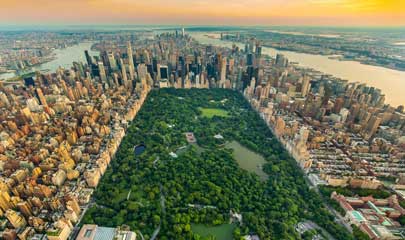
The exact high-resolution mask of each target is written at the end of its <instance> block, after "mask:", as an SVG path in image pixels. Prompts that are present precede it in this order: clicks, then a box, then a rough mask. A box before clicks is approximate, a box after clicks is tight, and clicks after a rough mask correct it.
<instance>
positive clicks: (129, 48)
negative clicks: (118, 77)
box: [127, 41, 135, 80]
mask: <svg viewBox="0 0 405 240" xmlns="http://www.w3.org/2000/svg"><path fill="white" fill-rule="evenodd" d="M127 54H128V70H129V76H130V78H131V80H134V78H135V65H134V56H133V53H132V46H131V42H130V41H128V42H127Z"/></svg>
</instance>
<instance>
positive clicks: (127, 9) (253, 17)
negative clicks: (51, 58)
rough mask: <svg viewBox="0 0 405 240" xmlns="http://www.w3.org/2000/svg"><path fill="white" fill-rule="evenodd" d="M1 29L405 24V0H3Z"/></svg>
mask: <svg viewBox="0 0 405 240" xmlns="http://www.w3.org/2000/svg"><path fill="white" fill-rule="evenodd" d="M0 6H1V7H0V25H14V24H33V25H35V24H41V25H44V24H183V25H190V24H192V25H313V26H327V25H333V26H405V1H404V0H165V1H164V0H66V1H65V0H20V1H14V0H0Z"/></svg>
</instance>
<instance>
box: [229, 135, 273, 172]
mask: <svg viewBox="0 0 405 240" xmlns="http://www.w3.org/2000/svg"><path fill="white" fill-rule="evenodd" d="M225 147H227V148H231V149H233V157H234V158H235V160H236V161H237V162H238V164H239V166H240V168H242V169H245V170H247V171H248V172H253V173H256V174H257V175H259V177H260V178H261V179H262V180H266V179H267V174H266V173H265V172H263V169H262V166H263V165H264V164H265V163H266V160H265V159H264V157H263V156H261V155H260V154H257V153H255V152H253V151H251V150H249V149H248V148H246V147H244V146H242V145H241V144H240V143H238V142H236V141H232V142H228V143H226V144H225Z"/></svg>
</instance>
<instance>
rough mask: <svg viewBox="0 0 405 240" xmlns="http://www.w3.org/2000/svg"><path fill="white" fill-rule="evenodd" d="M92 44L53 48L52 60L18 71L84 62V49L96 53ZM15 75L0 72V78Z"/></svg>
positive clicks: (53, 69)
mask: <svg viewBox="0 0 405 240" xmlns="http://www.w3.org/2000/svg"><path fill="white" fill-rule="evenodd" d="M92 45H93V43H92V42H82V43H79V44H77V45H74V46H70V47H67V48H63V49H55V50H54V52H53V53H54V57H55V59H54V60H52V61H50V62H47V63H43V64H40V65H38V66H34V67H32V68H31V69H29V70H25V71H23V72H20V74H19V75H22V74H24V73H29V72H33V71H44V72H55V70H56V69H58V67H63V68H70V67H71V66H72V63H73V62H74V61H80V62H83V63H84V62H86V58H85V56H84V51H85V50H88V51H89V54H90V55H92V56H96V55H98V52H97V51H92V50H91V46H92ZM15 76H17V74H16V73H15V72H10V73H2V74H0V79H8V78H12V77H15Z"/></svg>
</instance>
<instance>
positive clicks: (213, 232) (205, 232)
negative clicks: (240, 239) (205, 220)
mask: <svg viewBox="0 0 405 240" xmlns="http://www.w3.org/2000/svg"><path fill="white" fill-rule="evenodd" d="M235 228H236V225H235V224H222V225H219V226H206V225H204V224H191V230H192V231H193V232H194V233H196V234H198V235H200V236H201V237H209V236H213V237H215V239H217V240H231V239H233V236H232V234H233V231H234V230H235Z"/></svg>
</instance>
